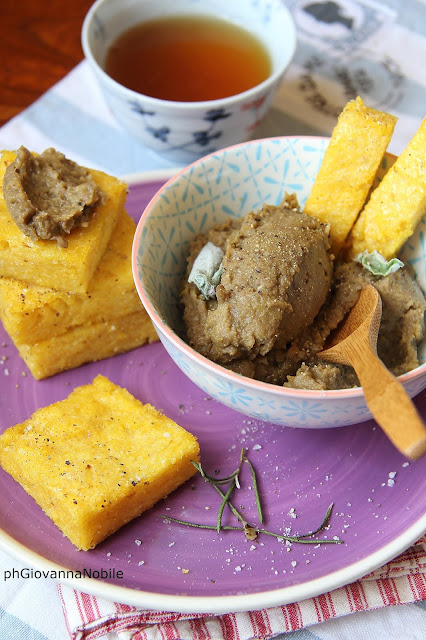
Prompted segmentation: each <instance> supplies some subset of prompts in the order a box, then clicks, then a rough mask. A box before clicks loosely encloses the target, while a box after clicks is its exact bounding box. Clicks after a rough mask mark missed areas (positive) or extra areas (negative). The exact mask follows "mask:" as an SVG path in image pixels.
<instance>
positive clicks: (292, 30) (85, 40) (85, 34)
mask: <svg viewBox="0 0 426 640" xmlns="http://www.w3.org/2000/svg"><path fill="white" fill-rule="evenodd" d="M112 1H113V0H96V1H95V2H94V4H92V6H91V7H90V9H89V10H88V12H87V13H86V15H85V17H84V20H83V25H82V28H81V46H82V49H83V53H84V55H85V58H86V60H87V61H88V63H89V65H90V66H91V67H92V69H93V70H94V71H95V72H96V73H97V74H98V75H99V76H100V78H101V79H102V81H103V82H104V83H105V84H106V85H107V86H109V87H110V88H111V89H112V90H113V91H114V92H115V93H118V92H123V93H124V95H125V96H127V98H128V99H130V100H136V99H139V100H145V101H147V102H149V103H150V104H152V106H156V107H163V109H166V108H171V109H175V110H177V111H188V110H189V109H214V108H219V107H224V106H225V107H232V106H233V105H234V104H235V103H237V102H239V101H241V100H244V99H247V98H250V96H252V95H253V94H255V93H256V94H257V93H258V92H262V91H263V90H266V91H269V90H270V89H271V88H273V87H274V85H275V83H276V82H278V80H279V79H280V77H281V76H282V75H283V74H284V73H285V72H286V70H287V69H288V67H289V66H290V64H291V61H292V60H293V58H294V55H295V52H296V45H297V32H296V24H295V22H294V19H293V16H292V15H291V13H290V11H289V10H288V9H287V7H286V6H285V5H284V4H283V3H281V2H279V1H278V2H277V3H276V4H277V8H279V10H280V11H282V13H283V15H284V14H285V15H286V20H287V25H288V33H286V38H287V41H288V42H289V43H290V47H289V53H288V56H287V59H286V60H285V62H284V63H281V64H280V66H279V68H278V69H276V71H274V73H271V74H270V75H269V76H268V77H267V78H265V80H262V82H259V83H258V84H256V85H255V86H254V87H251V88H250V89H247V90H246V91H241V92H240V93H235V94H233V95H231V96H226V97H225V98H217V99H215V100H200V101H197V102H188V101H186V102H185V101H178V100H165V99H161V98H155V97H154V96H148V95H146V94H145V93H139V92H138V91H134V90H133V89H129V88H128V87H126V86H124V85H123V84H121V83H120V82H117V80H114V78H112V77H111V76H110V75H108V73H107V72H106V71H105V70H104V69H103V68H102V66H101V65H100V64H99V63H98V61H97V60H96V58H95V56H94V55H93V53H92V47H91V46H90V44H89V29H90V27H91V25H92V23H93V22H94V20H95V14H96V11H97V9H98V7H99V6H100V5H101V4H104V3H105V2H112Z"/></svg>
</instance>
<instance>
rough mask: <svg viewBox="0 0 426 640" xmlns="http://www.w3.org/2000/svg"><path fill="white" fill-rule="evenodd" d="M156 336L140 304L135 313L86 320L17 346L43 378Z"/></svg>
mask: <svg viewBox="0 0 426 640" xmlns="http://www.w3.org/2000/svg"><path fill="white" fill-rule="evenodd" d="M156 340H158V336H157V333H156V331H155V329H154V326H153V324H152V322H151V320H150V318H149V316H148V314H147V312H146V311H145V309H144V308H143V306H142V305H140V308H139V310H138V311H134V312H133V313H126V314H125V315H122V316H118V317H116V318H112V319H109V320H101V321H98V322H90V323H89V322H86V323H84V324H81V325H78V326H77V327H71V328H69V329H68V330H66V331H64V332H63V333H61V334H59V335H56V336H52V337H51V338H47V339H46V340H41V341H40V342H36V343H35V344H17V345H16V347H17V349H18V351H19V355H20V356H21V358H22V359H23V360H24V362H25V364H26V365H27V367H28V368H29V370H30V371H31V374H32V376H33V378H35V379H36V380H42V379H43V378H48V377H50V376H54V375H56V374H57V373H61V372H62V371H67V370H68V369H75V368H76V367H79V366H80V365H82V364H85V363H86V362H96V361H97V360H102V359H103V358H110V357H111V356H115V355H117V354H119V353H125V352H126V351H130V350H131V349H136V348H137V347H141V346H142V345H144V344H146V343H147V342H154V341H156Z"/></svg>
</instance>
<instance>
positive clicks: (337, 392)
mask: <svg viewBox="0 0 426 640" xmlns="http://www.w3.org/2000/svg"><path fill="white" fill-rule="evenodd" d="M287 140H305V141H306V142H308V141H312V140H314V141H316V142H318V141H322V142H329V141H330V137H328V136H308V135H301V136H274V137H268V138H261V139H255V140H248V141H245V142H240V143H237V144H234V145H231V146H229V147H224V148H223V149H219V150H218V151H214V152H212V153H209V154H208V155H205V156H203V157H202V158H199V159H198V160H196V161H194V162H192V163H191V164H189V165H187V166H185V167H182V168H180V169H177V171H176V173H174V174H173V175H172V177H171V178H169V179H168V180H167V181H166V182H165V183H164V184H163V185H162V186H161V187H160V189H159V190H158V191H157V192H156V193H155V195H154V196H153V197H152V198H151V200H150V201H149V202H148V204H147V206H146V207H145V209H144V211H143V212H142V214H141V217H140V219H139V222H138V223H137V226H136V231H135V235H134V239H133V246H132V271H133V279H134V282H135V286H136V289H137V292H138V294H139V297H140V299H141V301H142V304H143V306H144V307H145V310H146V311H147V313H148V315H149V316H150V318H151V320H152V322H153V324H154V325H155V326H156V327H157V326H158V329H159V331H160V332H161V333H163V334H164V335H165V337H166V338H167V339H168V340H169V341H170V342H171V343H172V344H174V345H176V347H177V348H178V349H179V350H181V351H183V352H184V353H185V354H186V355H187V356H188V357H189V358H190V359H191V360H195V362H198V364H199V366H200V367H201V368H204V369H208V370H209V372H210V373H211V374H218V373H219V374H220V375H221V376H222V377H223V378H225V379H227V380H229V381H230V382H233V383H237V384H240V385H241V384H242V383H243V384H248V385H249V386H250V387H252V388H253V389H254V390H258V391H264V392H268V393H269V394H272V395H275V396H283V397H284V398H285V397H291V396H297V397H298V398H306V399H311V400H313V399H315V400H319V399H324V398H330V399H339V400H342V399H344V398H348V399H352V398H360V397H362V396H363V395H364V392H363V389H362V387H353V388H351V389H329V390H318V389H293V388H290V387H284V386H280V385H275V384H272V383H269V382H263V381H261V380H255V379H253V378H248V377H246V376H242V375H241V374H239V373H235V372H234V371H230V370H229V369H226V368H225V367H223V366H221V365H220V364H217V363H216V362H213V361H212V360H209V359H208V358H207V357H206V356H203V355H202V354H200V353H198V351H196V350H195V349H193V348H192V347H191V346H190V345H189V344H187V343H186V342H185V341H184V340H183V339H182V338H181V337H180V336H179V335H178V334H177V333H176V332H175V331H174V330H173V329H171V328H170V327H169V325H168V324H166V323H165V322H164V320H163V319H162V318H161V316H160V315H159V314H158V313H157V311H156V310H155V308H154V306H153V304H152V303H151V301H150V299H149V297H148V295H147V294H146V293H145V291H144V289H143V287H142V283H141V280H140V279H139V273H138V267H137V263H138V247H139V245H140V243H141V236H142V230H143V228H144V226H145V223H146V220H147V219H148V217H149V213H150V211H151V209H152V208H153V206H154V205H155V204H156V202H157V200H158V199H159V198H160V197H161V195H162V193H163V192H164V191H165V190H166V189H168V188H169V186H170V185H171V184H173V183H174V182H176V181H177V180H178V179H179V178H180V176H182V175H183V174H185V173H186V172H188V171H191V170H192V169H193V168H194V167H195V166H196V165H198V164H199V163H200V162H206V161H208V160H209V159H210V158H212V157H213V156H217V155H221V154H223V153H224V152H228V151H229V150H232V149H238V148H242V147H247V146H252V145H258V144H259V143H271V142H272V143H276V142H280V143H282V142H284V141H287ZM129 178H130V181H129V185H131V184H132V180H133V182H136V181H137V176H136V175H133V176H129ZM424 374H426V362H425V363H423V364H421V365H419V366H418V367H416V368H415V369H412V370H411V371H408V372H407V373H404V374H402V375H400V376H398V378H397V379H398V380H399V381H400V382H401V383H402V384H406V383H409V382H412V381H414V380H417V378H420V377H421V376H422V375H424Z"/></svg>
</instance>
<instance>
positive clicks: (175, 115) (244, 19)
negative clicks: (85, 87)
mask: <svg viewBox="0 0 426 640" xmlns="http://www.w3.org/2000/svg"><path fill="white" fill-rule="evenodd" d="M188 14H189V15H191V14H192V15H195V14H197V15H200V14H202V15H205V16H212V17H216V18H222V19H224V20H227V21H230V22H231V23H234V24H236V25H239V26H241V27H243V28H245V29H246V30H247V31H249V32H250V33H251V34H253V35H255V36H256V37H257V38H258V39H260V41H261V42H262V43H263V45H264V47H265V48H266V50H267V51H268V52H269V56H270V59H271V66H272V71H271V74H270V76H269V77H268V78H267V79H266V80H264V81H263V82H261V83H260V84H258V85H257V86H255V87H254V88H252V89H250V90H247V91H244V92H243V93H239V94H237V95H233V96H230V97H227V98H223V99H220V100H208V101H205V102H175V101H171V100H159V99H156V98H151V97H149V96H146V95H142V94H140V93H137V92H135V91H132V90H130V89H127V88H126V87H124V86H123V85H121V84H119V83H118V82H116V81H115V80H113V79H112V78H110V77H109V76H108V75H107V74H106V73H105V71H104V69H103V66H104V61H105V56H106V53H107V51H108V49H109V47H110V45H111V43H112V42H113V41H114V40H115V39H116V38H117V36H119V35H120V34H121V33H123V32H124V31H126V30H127V29H128V28H130V27H132V26H134V25H135V24H137V23H139V22H142V21H146V20H150V19H155V18H157V17H166V16H169V15H172V16H174V15H188ZM82 46H83V50H84V54H85V56H86V59H87V60H88V62H89V64H90V66H91V68H92V70H93V71H94V73H95V76H96V77H97V79H98V81H99V83H100V87H101V89H102V91H103V93H104V96H105V99H106V101H107V103H108V104H109V106H110V108H111V110H112V112H113V114H114V115H115V117H116V119H117V121H118V122H119V123H120V124H121V125H122V126H123V127H124V128H126V129H127V130H128V131H129V132H130V133H131V134H132V135H133V136H134V137H135V138H137V139H138V140H140V141H141V142H143V143H144V144H145V145H147V146H148V147H150V148H152V149H154V150H155V151H157V152H158V153H161V154H162V155H163V156H165V157H167V158H169V159H170V160H173V161H178V162H182V163H185V164H188V163H189V162H193V161H194V160H195V159H196V158H199V157H201V156H204V155H206V154H208V153H211V152H212V151H215V150H217V149H221V148H223V147H225V146H229V145H232V144H235V143H237V142H241V141H242V140H247V139H248V138H249V137H252V132H253V130H254V129H255V128H256V126H257V125H258V124H259V123H260V121H261V120H262V118H263V116H264V115H265V113H266V111H267V110H268V108H269V106H270V104H271V101H272V99H273V97H274V94H275V91H276V89H277V88H278V86H279V83H280V81H281V79H282V76H283V74H284V72H285V70H286V69H287V67H288V65H289V63H290V61H291V59H292V57H293V53H294V50H295V46H296V35H295V27H294V23H293V20H292V18H291V16H290V14H289V12H288V10H287V9H286V8H285V7H284V4H283V3H282V1H281V0H173V1H170V0H97V2H95V3H94V5H93V6H92V7H91V9H90V10H89V12H88V14H87V16H86V18H85V21H84V24H83V29H82ZM141 64H146V65H149V64H150V61H149V60H146V61H141Z"/></svg>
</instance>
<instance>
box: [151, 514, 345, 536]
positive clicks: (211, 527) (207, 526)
mask: <svg viewBox="0 0 426 640" xmlns="http://www.w3.org/2000/svg"><path fill="white" fill-rule="evenodd" d="M332 507H333V504H331V505H330V506H329V508H328V509H327V514H331V508H332ZM327 514H326V517H325V518H324V519H323V522H322V523H321V525H320V526H319V527H318V528H317V529H315V531H310V532H309V533H304V534H300V535H299V534H298V535H295V536H290V535H286V534H284V533H275V532H273V531H267V530H266V529H262V528H254V527H253V529H254V531H255V532H256V535H258V534H260V533H264V534H265V535H267V536H273V537H274V538H277V539H278V540H287V541H288V542H297V543H299V544H342V543H343V540H340V539H338V538H337V539H334V538H333V539H330V538H321V539H318V538H314V539H311V538H310V536H314V535H315V534H317V533H318V532H319V531H321V529H323V528H324V526H325V525H326V524H327V522H328V517H329V516H328V517H327ZM160 517H161V518H163V520H165V521H166V522H167V521H169V522H175V523H176V524H181V525H184V526H186V527H195V528H197V529H209V530H210V531H215V530H216V526H215V525H212V524H199V523H196V522H189V521H188V520H179V519H178V518H172V517H171V516H160ZM221 530H222V531H244V533H245V532H246V527H235V526H232V525H222V527H221Z"/></svg>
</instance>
